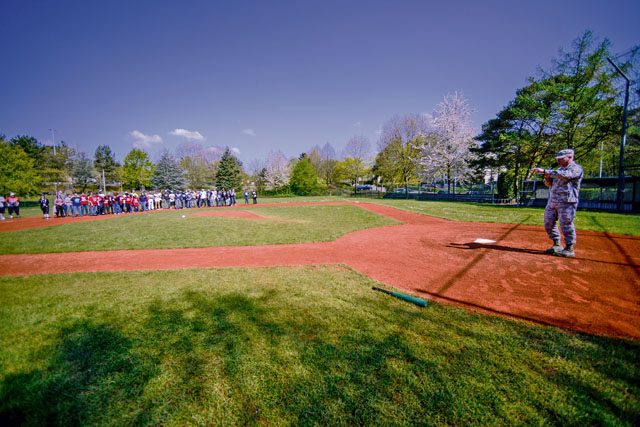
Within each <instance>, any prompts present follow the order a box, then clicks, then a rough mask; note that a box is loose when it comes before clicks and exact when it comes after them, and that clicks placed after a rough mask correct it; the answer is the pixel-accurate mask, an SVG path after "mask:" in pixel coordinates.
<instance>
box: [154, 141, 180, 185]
mask: <svg viewBox="0 0 640 427" xmlns="http://www.w3.org/2000/svg"><path fill="white" fill-rule="evenodd" d="M151 183H152V184H153V186H154V187H155V188H158V189H166V190H182V189H184V188H185V187H186V179H185V177H184V171H183V170H182V168H181V167H180V164H179V163H178V161H177V160H176V159H175V158H174V157H173V156H172V155H171V154H169V152H168V151H164V152H163V153H162V156H161V157H160V160H158V162H157V163H156V168H155V171H154V172H153V177H152V178H151Z"/></svg>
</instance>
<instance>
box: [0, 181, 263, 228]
mask: <svg viewBox="0 0 640 427" xmlns="http://www.w3.org/2000/svg"><path fill="white" fill-rule="evenodd" d="M243 196H244V203H245V204H247V205H248V204H249V199H252V201H253V204H254V205H255V204H257V203H258V193H257V192H256V191H251V192H249V191H245V192H244V194H243ZM38 203H39V205H40V209H42V215H43V218H44V219H49V218H50V215H49V199H48V198H47V195H46V194H44V193H43V194H42V195H41V197H40V200H39V201H38ZM236 203H237V200H236V191H235V189H230V190H226V189H224V188H223V189H220V190H218V189H211V190H205V189H202V190H200V191H193V190H186V191H173V190H165V191H155V192H146V191H141V192H140V194H138V193H136V192H135V191H132V192H126V191H125V192H124V193H122V194H120V193H117V192H116V193H113V194H112V193H106V194H104V193H103V192H97V193H93V192H89V193H88V194H85V193H77V192H74V193H65V192H63V191H59V192H58V193H56V194H55V197H54V200H53V206H54V209H55V211H54V212H55V216H56V217H59V218H62V217H81V216H96V215H109V214H114V215H120V214H126V213H132V212H144V211H153V210H159V209H191V208H201V207H219V206H234V205H236ZM5 205H6V207H7V208H8V210H9V212H8V214H9V218H10V219H12V218H13V216H14V214H15V216H16V217H19V216H20V200H19V199H18V198H17V197H16V196H15V195H14V193H10V194H9V196H8V197H7V198H6V199H5V198H4V197H2V196H0V220H4V219H5V216H4V213H5Z"/></svg>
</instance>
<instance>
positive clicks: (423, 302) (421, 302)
mask: <svg viewBox="0 0 640 427" xmlns="http://www.w3.org/2000/svg"><path fill="white" fill-rule="evenodd" d="M371 289H373V290H374V291H379V292H383V293H385V294H389V295H391V296H394V297H396V298H400V299H401V300H405V301H407V302H410V303H411V304H415V305H418V306H420V307H426V306H427V301H426V300H423V299H422V298H418V297H413V296H411V295H407V294H403V293H401V292H392V291H388V290H386V289H382V288H377V287H375V286H373V287H372V288H371Z"/></svg>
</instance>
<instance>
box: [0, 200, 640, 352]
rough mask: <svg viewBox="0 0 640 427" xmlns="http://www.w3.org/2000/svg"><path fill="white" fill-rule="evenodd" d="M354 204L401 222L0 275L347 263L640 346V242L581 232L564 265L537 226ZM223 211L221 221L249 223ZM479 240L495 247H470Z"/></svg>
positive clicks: (425, 290)
mask: <svg viewBox="0 0 640 427" xmlns="http://www.w3.org/2000/svg"><path fill="white" fill-rule="evenodd" d="M334 204H335V203H334ZM274 205H276V206H285V205H292V204H274ZM354 205H356V206H359V207H361V208H364V209H368V210H370V211H373V212H376V213H378V214H381V215H385V216H388V217H391V218H394V219H397V220H399V221H402V222H403V224H401V225H394V226H386V227H379V228H373V229H367V230H361V231H357V232H353V233H349V234H347V235H345V236H343V237H341V238H340V239H338V240H337V241H335V242H327V243H305V244H293V245H265V246H242V247H212V248H194V249H160V250H133V251H129V250H121V251H109V252H104V251H100V252H77V253H61V254H37V255H0V266H1V267H0V275H5V276H7V275H31V274H48V273H64V272H86V271H89V272H92V271H126V270H163V269H179V268H205V267H266V266H275V265H278V266H297V265H335V264H346V265H349V266H351V267H352V268H354V269H355V270H357V271H359V272H361V273H363V274H366V275H367V276H369V277H371V278H373V279H375V280H378V281H380V282H383V283H386V284H388V285H391V286H394V287H396V288H399V289H402V290H405V291H407V292H409V293H412V294H416V295H420V296H423V297H426V298H429V299H433V300H436V301H439V302H442V303H445V304H452V305H456V306H462V307H465V308H467V309H471V310H473V311H479V312H483V313H490V314H495V315H500V316H505V317H510V318H516V319H521V320H528V321H532V322H536V323H540V324H546V325H553V326H558V327H561V328H567V329H571V330H575V331H580V332H586V333H592V334H598V335H608V336H615V337H624V338H633V339H640V237H635V236H621V235H610V234H607V233H597V232H589V231H580V232H579V233H578V244H577V245H576V248H577V253H576V255H577V256H576V258H573V259H565V258H557V257H552V256H548V255H545V254H544V253H543V252H544V249H546V248H547V247H548V245H549V240H548V238H547V236H546V233H545V232H544V230H543V229H542V227H537V226H524V225H514V224H490V223H468V222H456V221H447V220H443V219H438V218H433V217H429V216H424V215H419V214H414V213H411V212H406V211H402V210H399V209H395V208H392V207H386V206H381V205H376V204H371V203H354ZM259 206H265V205H264V204H262V205H259ZM213 212H215V210H214V211H213ZM228 212H229V213H228V214H224V215H225V216H226V215H230V216H231V215H235V214H232V213H231V212H237V213H238V216H241V217H246V218H247V219H248V218H249V217H250V216H251V215H247V212H245V211H228ZM240 212H244V213H240ZM202 214H203V215H205V214H206V213H205V212H203V213H202ZM220 215H222V214H220ZM256 216H257V215H256ZM253 219H255V218H253ZM75 220H76V219H74V220H71V221H75ZM20 221H21V222H22V221H26V219H21V220H20ZM51 221H55V222H56V223H62V222H67V221H64V220H60V219H56V220H51ZM42 222H43V220H42V219H39V224H42ZM34 223H35V222H34ZM2 225H3V226H2V227H0V231H5V230H6V228H5V227H4V224H2ZM478 238H482V239H488V240H493V241H495V243H476V242H475V241H476V239H478Z"/></svg>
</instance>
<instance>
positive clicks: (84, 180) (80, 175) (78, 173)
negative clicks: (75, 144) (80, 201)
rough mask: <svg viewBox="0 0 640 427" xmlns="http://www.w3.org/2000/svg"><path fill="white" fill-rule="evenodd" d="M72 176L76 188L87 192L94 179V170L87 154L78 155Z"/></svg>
mask: <svg viewBox="0 0 640 427" xmlns="http://www.w3.org/2000/svg"><path fill="white" fill-rule="evenodd" d="M72 174H73V183H74V184H75V186H77V187H78V188H79V189H80V191H84V190H86V188H87V186H88V185H89V183H90V182H91V179H92V178H93V168H92V167H91V161H90V160H89V159H88V158H87V155H86V154H85V153H83V152H80V153H78V156H77V157H76V159H75V160H74V162H73V172H72Z"/></svg>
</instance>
